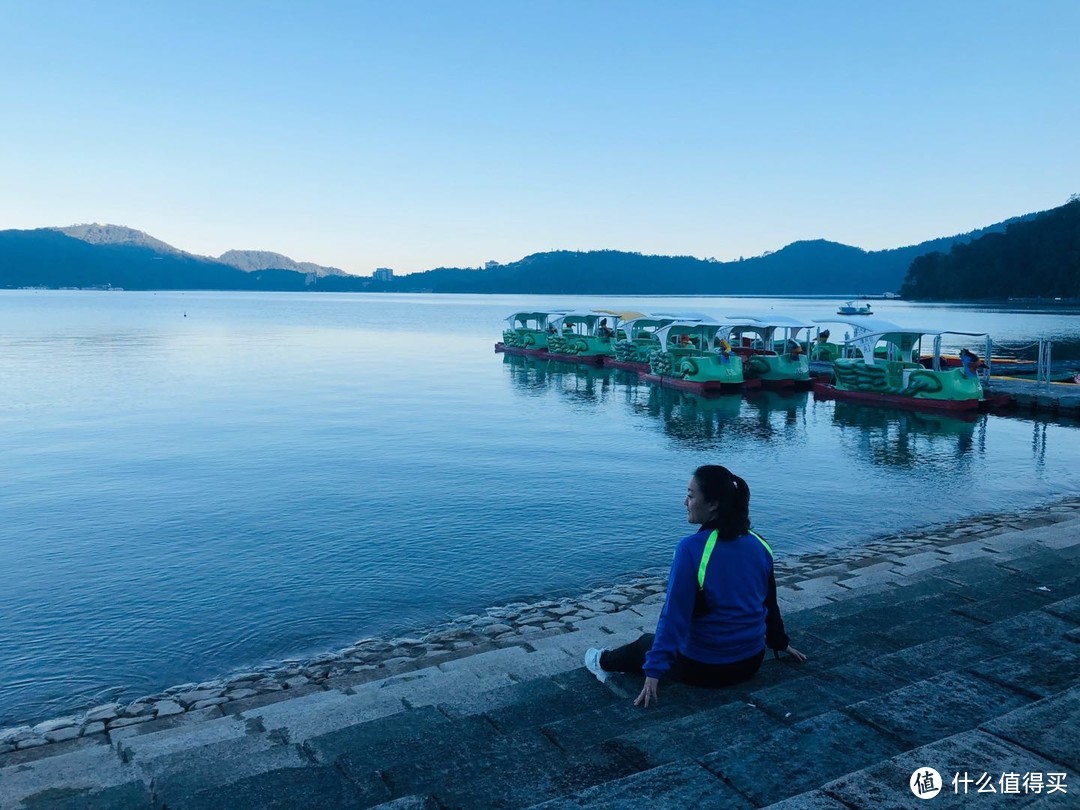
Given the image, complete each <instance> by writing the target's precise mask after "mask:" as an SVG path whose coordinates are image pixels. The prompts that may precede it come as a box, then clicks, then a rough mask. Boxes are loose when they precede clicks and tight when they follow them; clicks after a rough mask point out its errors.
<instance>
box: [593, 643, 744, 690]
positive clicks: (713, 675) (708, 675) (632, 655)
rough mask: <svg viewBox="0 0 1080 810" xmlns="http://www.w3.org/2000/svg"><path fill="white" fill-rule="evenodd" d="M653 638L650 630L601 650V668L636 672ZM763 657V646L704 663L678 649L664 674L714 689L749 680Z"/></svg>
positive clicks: (643, 660) (677, 679)
mask: <svg viewBox="0 0 1080 810" xmlns="http://www.w3.org/2000/svg"><path fill="white" fill-rule="evenodd" d="M653 638H654V636H653V634H652V633H646V634H645V635H643V636H642V637H641V638H639V639H638V640H637V641H632V642H630V643H629V644H624V645H623V646H622V647H618V648H616V649H614V650H605V651H604V652H603V654H602V655H601V656H600V666H601V668H602V669H604V670H605V671H607V672H637V673H640V672H641V671H642V670H641V668H642V667H643V666H645V655H646V653H648V652H649V650H651V649H652V645H653ZM764 660H765V650H762V651H761V652H759V653H757V654H755V655H751V656H750V657H749V658H744V659H743V660H742V661H734V662H732V663H730V664H705V663H703V662H701V661H695V660H694V659H693V658H687V657H686V656H685V655H683V654H682V653H678V654H677V655H676V658H675V663H674V664H672V665H671V669H669V670H668V673H667V675H666V676H665V677H666V678H667V679H668V680H672V681H678V682H679V683H685V684H688V685H690V686H703V687H705V688H707V689H718V688H720V687H724V686H731V685H733V684H736V683H742V682H743V681H748V680H750V679H751V678H753V677H754V674H755V673H756V672H757V671H758V669H759V668H760V667H761V662H762V661H764Z"/></svg>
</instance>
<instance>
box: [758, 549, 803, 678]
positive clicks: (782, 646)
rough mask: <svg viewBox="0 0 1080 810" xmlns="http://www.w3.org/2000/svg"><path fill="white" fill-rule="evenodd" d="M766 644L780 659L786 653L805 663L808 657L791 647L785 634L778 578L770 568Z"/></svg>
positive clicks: (766, 602)
mask: <svg viewBox="0 0 1080 810" xmlns="http://www.w3.org/2000/svg"><path fill="white" fill-rule="evenodd" d="M765 611H766V612H765V643H766V644H767V645H768V647H769V649H770V650H772V651H773V653H774V654H775V655H776V656H777V657H778V658H779V657H780V653H782V652H786V653H787V654H788V655H790V656H791V657H792V658H794V659H795V660H796V661H805V660H806V656H805V655H803V654H802V653H801V652H799V651H798V650H796V649H795V648H794V647H792V646H791V643H790V641H791V640H790V639H789V638H788V634H787V633H785V632H784V618H783V617H782V616H781V615H780V603H779V602H777V601H776V576H775V575H774V574H773V570H772V568H771V567H770V568H769V593H768V595H767V596H766V597H765Z"/></svg>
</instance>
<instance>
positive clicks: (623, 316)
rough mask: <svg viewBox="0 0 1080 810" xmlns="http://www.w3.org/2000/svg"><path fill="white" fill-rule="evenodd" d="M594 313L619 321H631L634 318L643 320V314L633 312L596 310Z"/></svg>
mask: <svg viewBox="0 0 1080 810" xmlns="http://www.w3.org/2000/svg"><path fill="white" fill-rule="evenodd" d="M593 311H594V312H599V313H602V314H604V315H614V316H615V317H616V318H617V319H618V320H620V321H632V320H634V319H635V318H644V317H645V313H644V312H635V311H634V310H618V309H597V310H593Z"/></svg>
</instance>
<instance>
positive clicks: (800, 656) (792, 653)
mask: <svg viewBox="0 0 1080 810" xmlns="http://www.w3.org/2000/svg"><path fill="white" fill-rule="evenodd" d="M782 652H786V653H787V654H788V655H790V656H791V657H792V658H794V659H795V660H796V661H798V662H799V663H800V664H801V663H802V662H803V661H805V660H806V656H805V655H804V654H803V653H801V652H799V651H798V650H796V649H795V648H794V647H792V646H791V645H790V644H789V645H788V646H787V649H785V650H783V651H782ZM776 657H777V658H779V657H780V653H779V652H777V653H776Z"/></svg>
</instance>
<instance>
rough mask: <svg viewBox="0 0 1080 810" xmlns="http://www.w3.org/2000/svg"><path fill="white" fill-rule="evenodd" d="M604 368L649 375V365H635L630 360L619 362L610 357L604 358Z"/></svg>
mask: <svg viewBox="0 0 1080 810" xmlns="http://www.w3.org/2000/svg"><path fill="white" fill-rule="evenodd" d="M604 368H621V369H622V370H623V371H637V372H639V373H641V374H648V373H649V364H648V363H635V362H632V361H630V360H617V359H616V358H614V357H611V356H610V355H609V356H607V357H605V358H604Z"/></svg>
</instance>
